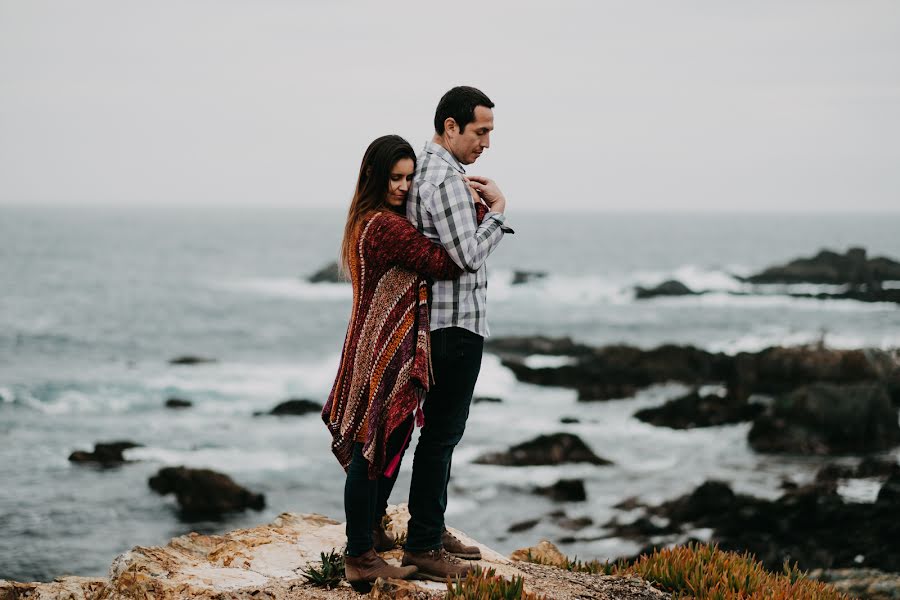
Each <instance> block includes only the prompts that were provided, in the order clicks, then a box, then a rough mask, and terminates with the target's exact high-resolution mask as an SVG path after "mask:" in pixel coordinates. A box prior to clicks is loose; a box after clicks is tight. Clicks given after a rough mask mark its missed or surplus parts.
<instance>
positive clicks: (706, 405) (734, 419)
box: [634, 390, 765, 429]
mask: <svg viewBox="0 0 900 600" xmlns="http://www.w3.org/2000/svg"><path fill="white" fill-rule="evenodd" d="M764 410H765V407H763V406H762V405H761V404H755V403H750V402H748V401H747V400H742V399H738V398H734V397H732V396H726V397H725V398H721V397H719V396H716V395H707V396H700V394H699V393H698V392H697V390H694V391H693V392H691V393H690V394H687V395H686V396H682V397H680V398H676V399H674V400H670V401H668V402H666V403H665V404H663V405H662V406H660V407H657V408H644V409H642V410H639V411H637V412H636V413H635V414H634V416H635V417H636V418H637V419H639V420H641V421H644V422H645V423H650V424H651V425H657V426H661V427H671V428H672V429H691V428H694V427H714V426H716V425H727V424H730V423H740V422H742V421H752V420H753V419H754V418H755V417H757V416H759V415H760V414H761V413H762V412H763V411H764Z"/></svg>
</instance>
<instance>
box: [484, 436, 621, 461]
mask: <svg viewBox="0 0 900 600" xmlns="http://www.w3.org/2000/svg"><path fill="white" fill-rule="evenodd" d="M474 462H476V463H478V464H482V465H503V466H507V467H524V466H532V465H560V464H564V463H578V462H586V463H590V464H592V465H609V464H612V463H611V462H610V461H608V460H606V459H603V458H600V457H599V456H597V455H596V454H594V452H593V451H592V450H591V449H590V448H589V447H588V445H587V444H585V443H584V442H583V441H582V440H581V438H579V437H578V436H577V435H573V434H571V433H553V434H550V435H539V436H538V437H536V438H534V439H532V440H528V441H527V442H522V443H521V444H517V445H515V446H513V447H511V448H510V449H509V450H507V451H506V452H490V453H488V454H484V455H482V456H480V457H478V458H476V459H475V461H474Z"/></svg>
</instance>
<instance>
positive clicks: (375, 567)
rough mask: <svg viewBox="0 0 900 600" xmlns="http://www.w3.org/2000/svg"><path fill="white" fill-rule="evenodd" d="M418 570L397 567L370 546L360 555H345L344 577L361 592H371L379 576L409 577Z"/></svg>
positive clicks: (386, 577) (385, 577) (387, 577)
mask: <svg viewBox="0 0 900 600" xmlns="http://www.w3.org/2000/svg"><path fill="white" fill-rule="evenodd" d="M415 572H416V567H414V566H412V567H407V566H405V565H404V566H402V567H395V566H393V565H389V564H388V563H387V562H385V560H384V559H383V558H381V557H380V556H378V555H377V554H375V550H374V549H373V548H370V549H369V550H367V551H366V552H365V553H364V554H360V555H359V556H345V557H344V579H346V580H347V583H349V584H350V585H351V586H352V587H353V589H354V590H356V591H357V592H359V593H361V594H367V593H369V590H371V589H372V584H373V583H375V580H376V579H378V578H379V577H382V578H384V579H389V578H393V579H407V578H409V576H410V575H412V574H413V573H415Z"/></svg>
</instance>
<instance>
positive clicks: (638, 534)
mask: <svg viewBox="0 0 900 600" xmlns="http://www.w3.org/2000/svg"><path fill="white" fill-rule="evenodd" d="M603 527H604V528H606V529H609V530H610V531H612V532H613V534H614V535H615V536H616V537H622V538H627V539H630V540H636V539H643V538H649V537H653V536H658V535H666V534H670V533H674V532H675V530H673V529H672V528H671V527H667V526H664V525H657V524H656V523H654V522H653V520H652V519H650V518H649V517H638V518H637V519H635V520H634V521H632V522H630V523H620V522H619V520H618V519H612V520H610V521H609V522H608V523H606V524H605V525H604V526H603Z"/></svg>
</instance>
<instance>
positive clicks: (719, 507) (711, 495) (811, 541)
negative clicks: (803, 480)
mask: <svg viewBox="0 0 900 600" xmlns="http://www.w3.org/2000/svg"><path fill="white" fill-rule="evenodd" d="M895 485H900V467H896V466H894V467H892V474H891V475H890V477H889V479H888V480H887V482H885V483H884V484H883V486H882V490H883V491H884V490H886V491H884V493H883V495H882V494H879V499H878V501H876V502H874V503H860V502H847V501H845V500H844V499H843V498H842V497H841V496H840V495H839V494H838V491H837V489H838V486H837V483H836V481H834V480H832V479H831V478H830V477H823V478H822V481H817V482H815V483H812V484H810V485H805V486H802V487H798V488H796V489H792V490H789V491H787V492H786V493H785V494H784V495H782V496H781V497H780V498H778V499H777V500H774V501H770V500H765V499H761V498H755V497H752V496H747V495H744V494H737V493H735V492H734V491H733V490H732V489H731V488H730V487H729V486H728V485H727V484H725V483H722V482H715V481H708V482H706V483H704V484H703V485H701V486H699V487H698V488H697V489H695V490H694V491H693V492H691V493H690V494H688V495H686V496H683V497H681V498H676V499H674V500H672V501H669V502H666V503H663V504H661V505H659V506H653V507H648V508H647V512H648V513H649V515H652V516H653V518H654V519H655V520H657V524H656V525H657V527H658V529H657V530H655V531H652V530H651V531H646V532H642V531H640V530H639V529H636V528H634V527H631V526H630V525H626V526H618V524H617V523H608V524H607V526H608V527H610V528H611V529H612V530H613V533H614V534H615V535H622V536H630V537H637V538H638V539H647V538H650V537H651V536H656V535H660V534H665V533H670V534H679V535H684V534H686V533H687V532H689V531H691V530H693V529H695V528H698V527H701V528H710V529H711V530H712V532H713V533H712V540H711V541H712V542H715V543H717V544H719V547H720V548H721V549H723V550H734V551H739V552H744V551H749V552H752V553H753V554H755V555H756V556H757V558H759V560H761V561H762V562H763V563H764V564H765V565H766V567H767V568H769V569H771V570H775V571H777V570H778V569H780V568H781V565H782V564H783V563H784V561H785V560H790V561H791V562H792V563H793V562H795V561H796V562H797V563H798V564H799V566H800V568H801V569H803V570H807V569H811V568H826V569H835V568H857V567H865V568H877V569H881V570H884V571H892V572H900V545H898V544H897V543H896V540H897V539H900V520H898V519H897V517H896V515H897V514H900V512H898V511H900V494H898V495H895V494H894V491H893V490H895V487H894V486H895ZM660 518H662V520H661V521H660Z"/></svg>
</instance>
